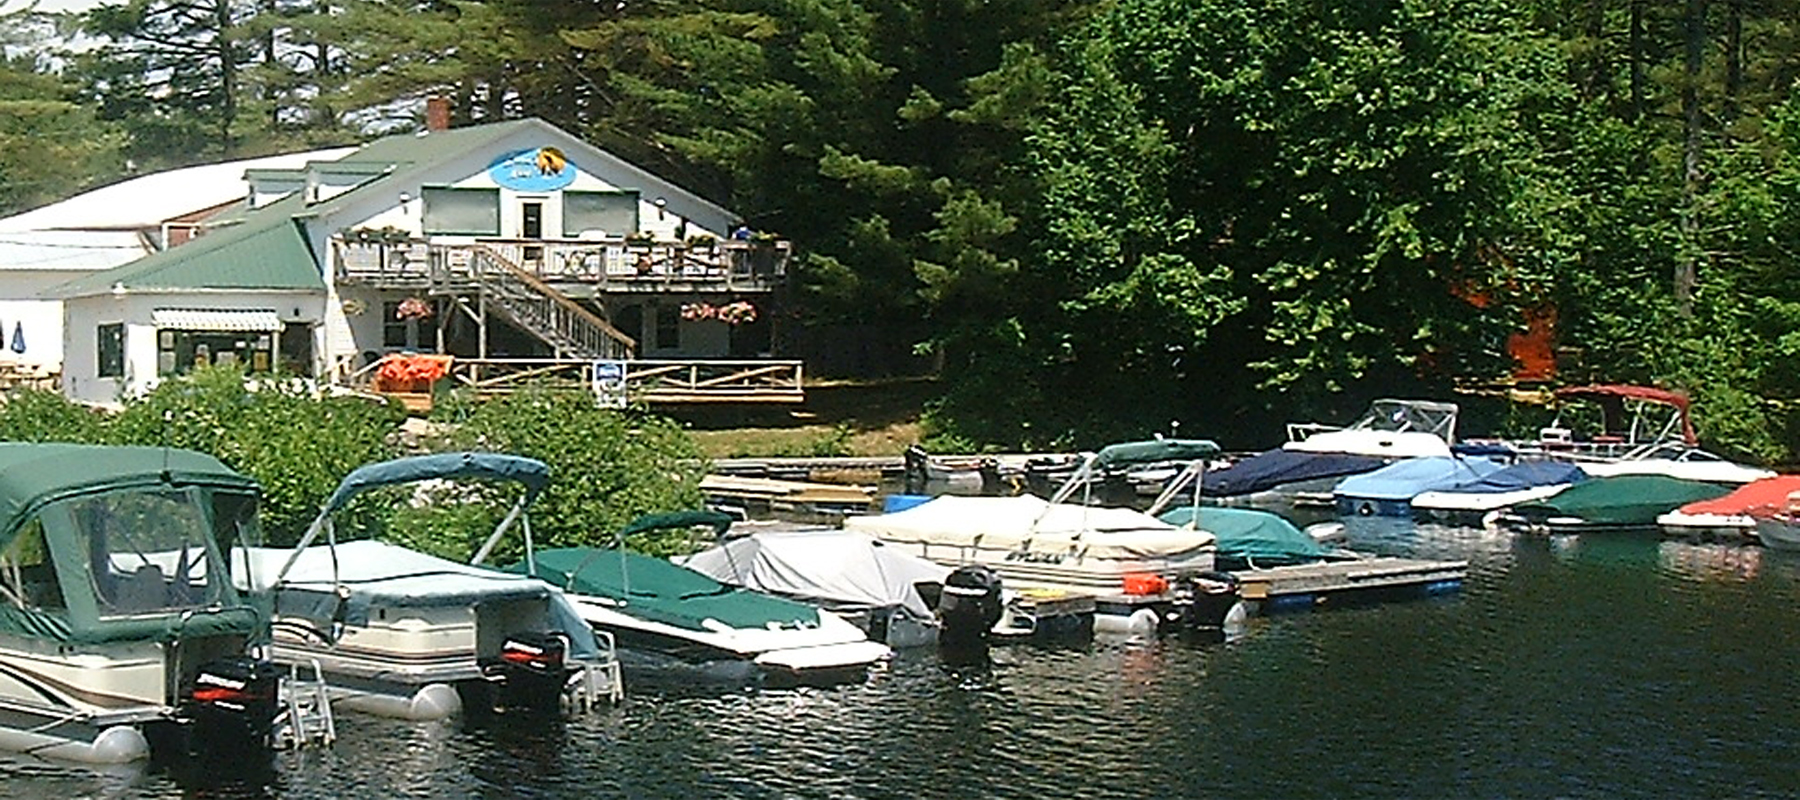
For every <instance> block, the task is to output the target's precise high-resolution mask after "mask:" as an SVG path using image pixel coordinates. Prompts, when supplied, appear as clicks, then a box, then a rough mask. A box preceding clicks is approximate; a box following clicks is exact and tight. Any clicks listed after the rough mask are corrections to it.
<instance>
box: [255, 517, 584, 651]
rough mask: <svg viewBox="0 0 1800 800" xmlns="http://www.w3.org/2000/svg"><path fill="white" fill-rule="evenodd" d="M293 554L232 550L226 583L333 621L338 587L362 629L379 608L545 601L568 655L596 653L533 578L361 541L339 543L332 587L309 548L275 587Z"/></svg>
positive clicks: (326, 551) (549, 589) (324, 562)
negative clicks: (567, 640)
mask: <svg viewBox="0 0 1800 800" xmlns="http://www.w3.org/2000/svg"><path fill="white" fill-rule="evenodd" d="M293 553H294V551H293V550H291V549H288V548H282V547H240V548H237V549H235V550H233V551H232V556H231V578H232V582H233V583H235V584H236V585H237V588H238V589H239V590H240V591H252V592H258V593H264V592H268V591H270V590H271V589H278V591H280V590H285V591H280V595H281V596H280V599H279V600H278V601H277V602H278V604H279V608H280V609H281V611H282V612H283V613H294V614H299V615H301V616H305V617H312V618H320V619H331V618H332V617H333V616H334V614H335V612H336V595H335V591H336V589H335V587H336V586H338V585H341V586H343V587H344V588H345V589H346V590H348V592H349V597H348V598H347V599H346V602H345V603H344V615H343V621H344V622H345V623H347V624H351V625H366V624H368V622H369V609H370V607H372V606H374V605H377V604H381V605H393V606H401V607H410V608H424V607H442V606H451V605H457V606H460V605H470V604H474V603H478V602H481V601H483V600H488V601H492V600H501V599H513V598H525V599H529V598H534V597H544V598H547V599H548V601H549V610H550V623H551V624H552V625H553V626H555V628H556V629H558V630H560V631H562V632H563V633H564V634H566V635H568V636H569V638H570V647H569V651H570V654H571V655H574V656H577V657H590V656H592V655H593V654H595V653H597V652H598V646H597V644H596V643H595V642H594V640H593V635H592V631H590V630H589V629H588V627H587V625H586V624H585V623H583V622H581V617H580V615H578V614H577V613H576V611H575V607H574V606H573V605H572V604H570V603H569V601H568V598H567V597H565V596H564V595H563V593H562V592H559V591H557V590H556V588H555V587H553V586H551V585H550V584H547V583H544V582H543V581H540V580H538V579H536V578H528V577H526V576H524V575H514V574H511V573H506V572H500V571H497V570H491V569H487V568H485V567H476V566H471V565H468V564H460V563H457V562H455V561H450V560H448V559H443V558H438V557H437V556H432V555H426V554H424V553H421V552H418V551H416V550H409V549H407V548H404V547H400V546H398V545H392V544H387V543H384V542H376V541H366V540H365V541H355V542H340V543H338V545H337V561H338V565H337V574H336V581H335V583H334V581H333V576H332V567H331V548H329V547H309V548H307V549H306V550H303V551H301V553H300V558H299V559H298V560H296V561H295V562H294V566H293V568H292V569H289V570H288V573H287V576H286V577H285V578H284V579H283V580H282V582H281V585H280V587H275V586H274V585H273V584H274V583H275V578H276V576H277V575H278V574H279V573H280V572H281V566H282V565H283V564H285V563H287V560H288V557H289V556H292V555H293Z"/></svg>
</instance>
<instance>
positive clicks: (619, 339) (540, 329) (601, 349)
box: [469, 245, 637, 360]
mask: <svg viewBox="0 0 1800 800" xmlns="http://www.w3.org/2000/svg"><path fill="white" fill-rule="evenodd" d="M469 266H470V273H471V277H472V278H473V279H474V280H475V282H476V285H477V286H478V288H479V289H480V291H481V297H482V299H483V300H484V301H486V307H487V308H488V309H489V310H491V311H497V312H499V314H500V316H502V317H504V318H505V319H506V320H507V321H508V322H511V323H512V324H514V325H516V326H518V327H519V329H521V330H524V331H526V332H527V333H530V334H531V335H533V336H536V337H537V338H539V339H541V340H543V342H544V343H545V344H548V345H550V347H551V348H552V349H553V350H554V351H555V356H556V357H557V358H571V359H584V360H602V359H605V360H624V359H628V358H631V354H632V351H633V350H635V349H636V348H637V342H636V341H635V340H633V339H632V338H631V337H630V336H626V335H625V333H624V332H622V331H620V330H619V329H618V328H615V327H613V326H612V324H611V323H609V322H607V321H606V320H604V319H601V318H600V315H598V314H595V313H594V312H593V311H590V310H588V308H587V307H585V306H583V305H581V304H580V303H577V302H575V301H574V300H571V299H569V297H568V296H567V295H565V294H563V293H562V292H559V291H557V290H556V289H554V288H552V287H551V286H550V285H549V284H547V283H544V282H543V281H542V280H539V279H538V278H537V277H536V276H535V275H532V274H531V273H530V272H527V271H526V270H525V269H524V268H522V267H520V266H519V265H518V264H515V263H513V262H512V261H511V260H509V259H507V258H506V257H505V256H502V255H501V254H500V253H498V252H496V251H495V250H493V249H492V248H489V247H483V246H479V245H478V246H476V247H473V248H471V250H470V260H469Z"/></svg>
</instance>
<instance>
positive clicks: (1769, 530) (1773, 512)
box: [1751, 491, 1800, 551]
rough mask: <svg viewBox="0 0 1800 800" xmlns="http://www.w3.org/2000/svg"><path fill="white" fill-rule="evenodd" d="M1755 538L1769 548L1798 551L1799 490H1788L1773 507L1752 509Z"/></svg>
mask: <svg viewBox="0 0 1800 800" xmlns="http://www.w3.org/2000/svg"><path fill="white" fill-rule="evenodd" d="M1751 513H1752V514H1753V519H1755V521H1756V538H1757V540H1758V541H1760V542H1762V545H1763V546H1764V547H1767V548H1769V549H1771V550H1786V551H1800V491H1796V492H1790V493H1789V494H1788V496H1787V497H1786V498H1785V499H1784V500H1783V502H1782V503H1781V504H1780V505H1778V506H1775V507H1772V508H1771V507H1768V506H1759V507H1757V508H1755V509H1753V510H1752V512H1751Z"/></svg>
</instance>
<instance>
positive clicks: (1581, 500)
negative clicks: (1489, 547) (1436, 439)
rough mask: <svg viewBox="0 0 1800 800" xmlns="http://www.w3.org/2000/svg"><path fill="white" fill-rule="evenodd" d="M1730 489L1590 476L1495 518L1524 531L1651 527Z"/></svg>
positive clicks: (1662, 479)
mask: <svg viewBox="0 0 1800 800" xmlns="http://www.w3.org/2000/svg"><path fill="white" fill-rule="evenodd" d="M1730 491H1731V489H1730V488H1729V487H1726V486H1722V485H1720V484H1716V483H1706V482H1703V481H1689V480H1682V479H1680V478H1670V477H1667V476H1664V475H1620V476H1616V477H1603V478H1590V479H1588V480H1586V481H1582V482H1581V483H1577V484H1575V485H1574V486H1571V487H1569V488H1567V489H1564V490H1563V491H1562V492H1560V493H1558V494H1556V495H1554V496H1552V497H1547V498H1545V499H1542V500H1534V501H1532V502H1529V503H1520V504H1518V505H1515V506H1513V507H1512V508H1509V509H1507V510H1505V511H1503V512H1501V513H1500V515H1499V517H1498V518H1497V522H1498V523H1499V524H1500V526H1501V527H1503V528H1509V529H1512V530H1517V531H1521V532H1526V533H1552V534H1557V533H1584V532H1590V531H1613V530H1646V529H1654V528H1655V527H1656V518H1657V517H1658V516H1660V515H1662V514H1665V513H1667V512H1669V511H1671V510H1673V509H1676V508H1679V507H1681V506H1683V505H1686V504H1688V503H1692V502H1696V501H1700V500H1711V499H1714V498H1717V497H1722V496H1724V495H1725V494H1726V493H1728V492H1730Z"/></svg>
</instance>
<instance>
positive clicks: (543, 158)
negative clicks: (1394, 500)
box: [488, 147, 575, 192]
mask: <svg viewBox="0 0 1800 800" xmlns="http://www.w3.org/2000/svg"><path fill="white" fill-rule="evenodd" d="M488 177H491V178H493V179H494V182H495V183H497V184H500V185H501V186H504V187H506V188H508V189H512V190H514V191H520V192H554V191H556V190H557V189H561V188H563V187H564V186H568V185H569V184H571V183H574V182H575V165H574V164H571V163H569V158H568V156H565V155H563V152H562V151H561V150H558V149H557V148H554V147H534V148H531V149H529V150H519V151H515V152H512V153H507V154H506V155H503V156H501V157H499V158H497V159H494V163H492V164H489V165H488Z"/></svg>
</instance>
